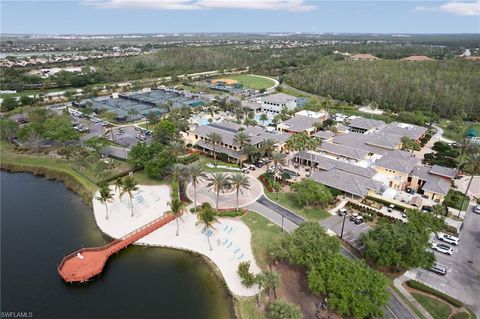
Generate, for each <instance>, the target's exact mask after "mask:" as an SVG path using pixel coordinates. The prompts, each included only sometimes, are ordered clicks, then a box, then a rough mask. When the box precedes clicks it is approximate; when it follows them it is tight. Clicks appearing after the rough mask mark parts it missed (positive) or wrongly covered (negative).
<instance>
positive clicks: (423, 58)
mask: <svg viewBox="0 0 480 319" xmlns="http://www.w3.org/2000/svg"><path fill="white" fill-rule="evenodd" d="M402 60H405V61H409V62H420V61H435V60H434V59H432V58H429V57H428V56H425V55H411V56H408V57H406V58H403V59H402Z"/></svg>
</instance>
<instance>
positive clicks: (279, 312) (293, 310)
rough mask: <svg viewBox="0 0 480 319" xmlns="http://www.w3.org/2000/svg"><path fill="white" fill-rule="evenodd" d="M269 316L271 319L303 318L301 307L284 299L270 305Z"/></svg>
mask: <svg viewBox="0 0 480 319" xmlns="http://www.w3.org/2000/svg"><path fill="white" fill-rule="evenodd" d="M268 317H269V318H271V319H301V318H303V315H302V313H301V312H300V308H298V307H297V306H296V305H292V304H291V303H288V302H286V301H283V300H275V301H274V302H272V303H271V304H270V305H269V306H268Z"/></svg>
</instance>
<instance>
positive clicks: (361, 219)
mask: <svg viewBox="0 0 480 319" xmlns="http://www.w3.org/2000/svg"><path fill="white" fill-rule="evenodd" d="M353 223H354V224H355V225H360V224H361V223H363V216H357V218H355V220H354V221H353Z"/></svg>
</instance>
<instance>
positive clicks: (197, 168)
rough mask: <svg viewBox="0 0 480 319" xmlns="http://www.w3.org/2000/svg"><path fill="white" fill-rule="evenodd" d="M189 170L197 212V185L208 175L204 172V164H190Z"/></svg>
mask: <svg viewBox="0 0 480 319" xmlns="http://www.w3.org/2000/svg"><path fill="white" fill-rule="evenodd" d="M187 172H188V175H189V177H190V180H191V181H192V185H193V209H194V210H195V213H196V212H197V186H198V183H200V182H201V181H203V179H204V178H206V177H207V176H206V175H205V173H204V172H203V168H202V166H201V165H200V164H198V163H192V164H190V165H189V166H188V169H187Z"/></svg>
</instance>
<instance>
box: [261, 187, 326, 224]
mask: <svg viewBox="0 0 480 319" xmlns="http://www.w3.org/2000/svg"><path fill="white" fill-rule="evenodd" d="M264 190H265V195H266V196H267V197H268V198H270V199H271V200H272V201H274V202H277V203H279V204H280V205H282V206H284V207H286V208H288V209H290V210H292V211H293V212H295V213H297V214H299V215H301V216H303V217H305V218H306V219H313V220H321V219H324V218H327V217H328V216H330V214H329V213H328V212H327V211H325V210H324V209H321V208H318V207H310V208H309V207H305V206H302V205H299V204H298V202H297V200H296V198H295V197H296V194H295V193H293V192H288V193H287V192H279V193H278V197H277V193H270V192H269V191H268V190H267V189H265V188H264Z"/></svg>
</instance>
